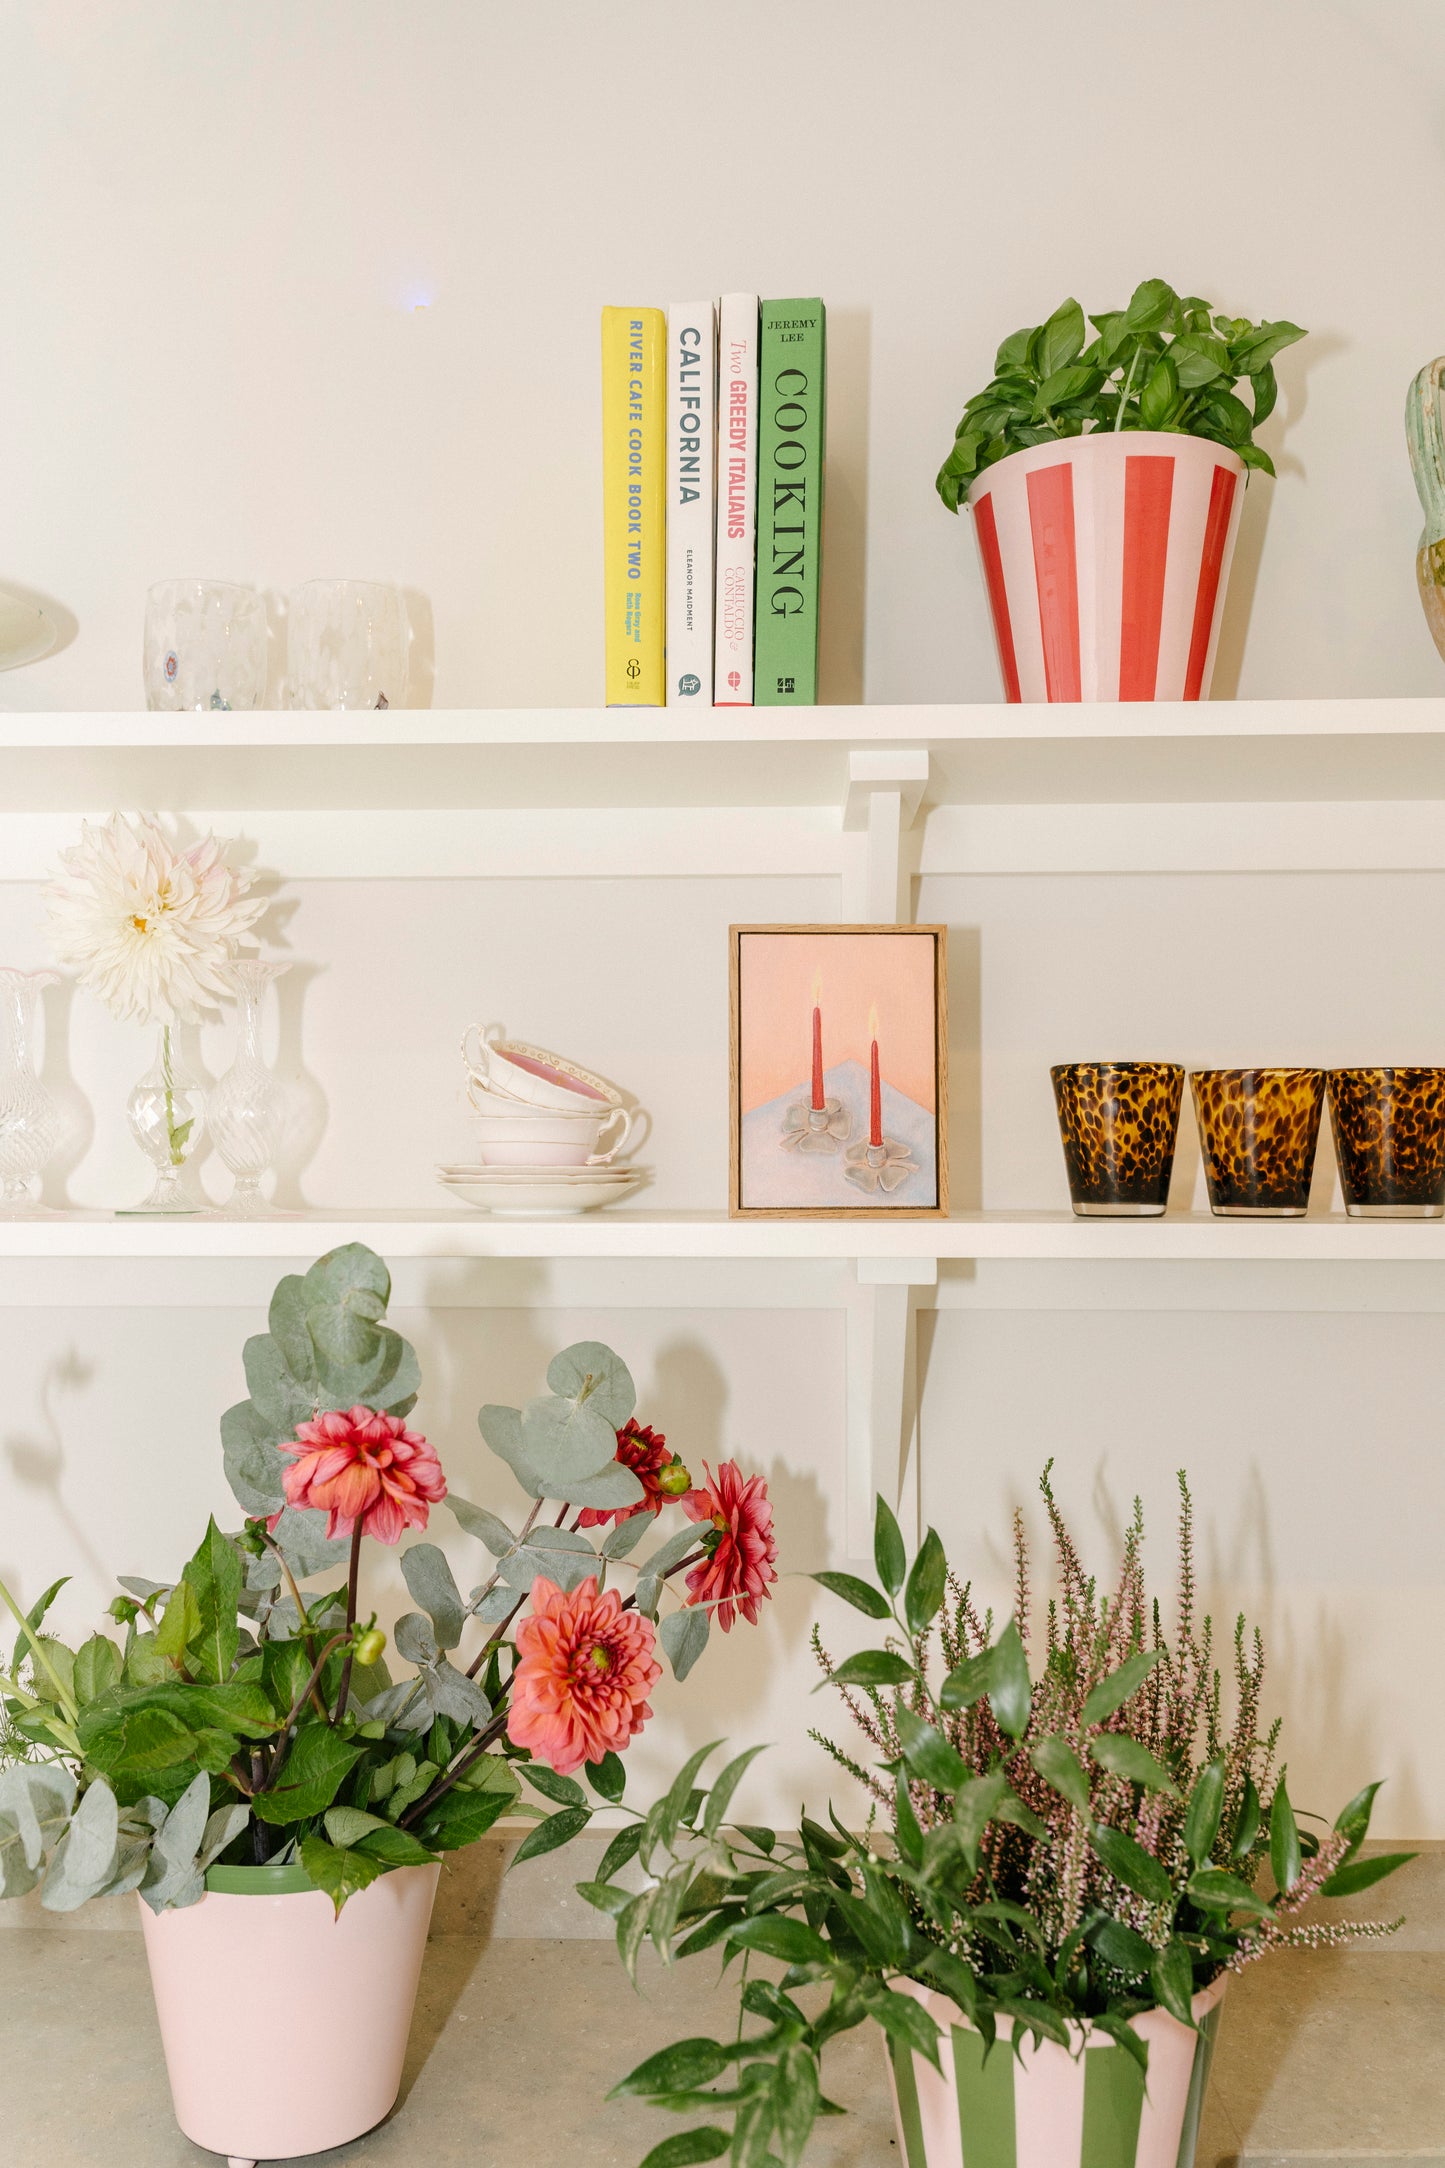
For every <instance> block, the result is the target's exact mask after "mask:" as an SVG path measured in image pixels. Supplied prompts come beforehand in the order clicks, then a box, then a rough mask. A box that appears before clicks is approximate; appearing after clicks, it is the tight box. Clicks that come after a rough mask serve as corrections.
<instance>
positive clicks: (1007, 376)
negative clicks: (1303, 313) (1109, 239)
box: [937, 279, 1305, 512]
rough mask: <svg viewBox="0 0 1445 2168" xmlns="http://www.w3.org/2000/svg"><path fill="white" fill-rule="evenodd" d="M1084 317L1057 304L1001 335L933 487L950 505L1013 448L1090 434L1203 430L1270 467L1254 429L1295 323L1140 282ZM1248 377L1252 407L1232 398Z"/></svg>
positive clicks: (1074, 307) (1298, 334) (1297, 335)
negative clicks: (1229, 312) (1232, 312)
mask: <svg viewBox="0 0 1445 2168" xmlns="http://www.w3.org/2000/svg"><path fill="white" fill-rule="evenodd" d="M1089 323H1091V324H1092V325H1093V327H1094V333H1095V336H1094V337H1093V338H1092V339H1090V338H1089V336H1088V325H1087V324H1086V323H1085V320H1084V312H1083V310H1082V309H1081V308H1080V306H1079V304H1078V302H1077V301H1073V300H1070V301H1065V302H1062V303H1061V304H1060V306H1059V307H1058V308H1057V309H1055V311H1054V313H1053V315H1052V316H1051V317H1050V318H1049V319H1048V321H1047V323H1043V324H1039V325H1036V326H1033V327H1030V328H1028V329H1026V330H1023V331H1016V332H1014V333H1013V334H1012V336H1011V337H1010V338H1007V339H1005V340H1004V342H1003V345H1002V346H1001V347H1000V348H999V350H998V354H997V356H996V358H995V361H994V375H993V378H992V381H991V382H990V383H988V384H987V385H986V386H985V387H984V389H983V390H982V391H981V392H976V393H975V394H974V396H973V398H971V399H970V400H969V402H968V405H967V406H966V407H965V408H964V410H963V419H962V420H961V421H960V423H959V425H958V429H957V431H956V433H955V436H954V442H953V448H952V450H951V451H950V453H949V455H948V457H947V459H945V461H944V463H943V465H942V467H941V468H940V469H939V473H938V480H937V489H938V494H939V496H940V497H941V498H942V499H943V502H944V503H945V504H946V505H947V507H948V509H949V511H950V512H956V511H957V510H958V507H959V504H960V502H961V501H962V500H963V499H964V498H966V497H967V495H968V491H969V489H970V487H971V486H972V484H973V483H974V482H975V481H976V480H977V478H978V476H979V475H980V474H982V473H983V472H984V471H985V470H986V469H987V468H988V467H991V466H993V465H994V464H995V463H996V462H997V461H998V460H1000V459H1006V458H1007V457H1008V456H1009V454H1010V453H1012V452H1021V451H1025V450H1027V449H1028V448H1029V446H1031V445H1035V444H1049V443H1052V442H1053V441H1055V440H1056V439H1058V438H1062V437H1077V436H1083V435H1084V434H1086V433H1087V432H1089V431H1091V430H1095V429H1110V430H1117V429H1155V430H1164V431H1168V432H1171V433H1173V434H1177V435H1183V436H1194V437H1207V438H1209V439H1210V440H1211V441H1212V442H1214V443H1216V444H1224V445H1227V446H1228V447H1229V448H1230V450H1231V451H1234V452H1237V453H1238V454H1239V456H1240V458H1241V459H1242V460H1243V461H1244V463H1245V465H1246V467H1259V468H1262V469H1263V471H1264V472H1265V473H1266V474H1273V472H1274V467H1273V465H1272V464H1271V461H1270V458H1269V454H1268V453H1267V452H1265V451H1264V450H1263V449H1262V448H1261V447H1260V446H1259V445H1257V444H1256V443H1255V441H1254V431H1255V430H1256V428H1257V427H1258V426H1259V424H1260V423H1261V422H1262V421H1264V420H1265V419H1266V418H1267V416H1268V415H1269V414H1271V413H1272V412H1273V410H1274V404H1275V400H1276V397H1277V386H1276V383H1275V376H1274V361H1275V357H1276V356H1277V355H1278V354H1279V353H1281V352H1282V351H1283V349H1284V348H1285V347H1286V346H1290V345H1293V343H1294V341H1295V340H1296V339H1302V338H1303V337H1304V336H1305V334H1304V332H1303V331H1301V330H1300V328H1299V326H1298V325H1297V324H1290V323H1285V322H1279V323H1264V324H1251V323H1249V322H1248V321H1247V320H1246V319H1245V318H1243V317H1231V316H1224V315H1221V314H1219V313H1218V312H1216V311H1214V310H1213V309H1212V308H1211V306H1210V304H1209V303H1208V302H1207V301H1202V300H1200V298H1199V296H1198V295H1197V294H1186V295H1184V296H1182V297H1181V296H1180V295H1178V294H1176V293H1175V292H1174V290H1173V288H1172V287H1171V286H1166V284H1165V283H1164V281H1163V279H1146V280H1145V281H1144V283H1143V285H1142V286H1139V287H1137V288H1136V289H1135V292H1134V295H1133V298H1132V299H1131V301H1130V303H1129V306H1128V307H1127V308H1126V309H1113V310H1106V311H1105V312H1104V313H1103V314H1102V315H1099V316H1092V317H1090V318H1089ZM1245 381H1247V382H1248V384H1249V387H1250V404H1249V405H1248V406H1246V405H1245V403H1244V401H1243V400H1242V399H1239V398H1237V397H1236V396H1235V392H1234V386H1235V385H1236V384H1239V383H1243V382H1245Z"/></svg>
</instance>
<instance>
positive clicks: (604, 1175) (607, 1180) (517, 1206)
mask: <svg viewBox="0 0 1445 2168" xmlns="http://www.w3.org/2000/svg"><path fill="white" fill-rule="evenodd" d="M524 1175H525V1179H519V1177H521V1176H524ZM568 1175H570V1176H571V1177H572V1179H570V1180H567V1179H563V1177H565V1176H568ZM641 1179H642V1174H641V1170H640V1169H638V1168H621V1169H610V1168H607V1167H597V1168H587V1167H574V1168H555V1167H553V1168H543V1169H541V1170H540V1171H539V1172H536V1173H533V1172H531V1171H530V1170H526V1169H522V1168H518V1167H510V1168H508V1167H503V1168H498V1167H474V1168H472V1169H470V1170H469V1172H467V1173H466V1174H461V1173H457V1174H446V1175H439V1176H438V1180H439V1181H440V1182H441V1184H442V1187H443V1188H444V1189H447V1190H450V1192H451V1194H452V1195H453V1196H454V1197H459V1198H460V1199H461V1201H462V1203H463V1204H470V1205H475V1206H476V1207H477V1209H478V1211H481V1212H492V1213H495V1214H496V1216H497V1218H498V1219H543V1218H547V1217H549V1216H550V1215H551V1214H554V1213H558V1214H569V1215H573V1216H575V1215H577V1214H579V1213H582V1212H596V1211H597V1210H598V1209H599V1208H600V1207H601V1206H603V1205H606V1204H614V1203H615V1202H616V1200H617V1199H618V1198H619V1197H625V1196H626V1195H627V1192H628V1191H629V1190H630V1189H633V1188H635V1187H636V1185H637V1183H638V1182H640V1181H641Z"/></svg>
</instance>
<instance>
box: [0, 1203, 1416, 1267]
mask: <svg viewBox="0 0 1445 2168" xmlns="http://www.w3.org/2000/svg"><path fill="white" fill-rule="evenodd" d="M344 1242H365V1243H367V1244H369V1246H370V1247H371V1248H372V1249H374V1250H378V1251H380V1252H381V1254H382V1255H383V1256H385V1257H389V1258H401V1257H415V1258H468V1257H478V1258H507V1257H580V1258H588V1257H591V1258H643V1257H657V1258H669V1257H671V1258H716V1259H729V1258H737V1259H747V1258H781V1259H800V1260H801V1259H808V1258H876V1259H879V1260H887V1259H890V1258H896V1259H909V1260H912V1259H919V1258H923V1259H947V1258H1058V1259H1066V1260H1067V1259H1074V1260H1076V1261H1078V1262H1087V1261H1089V1260H1092V1259H1096V1258H1116V1259H1127V1260H1129V1261H1131V1262H1134V1263H1139V1262H1144V1261H1147V1260H1149V1259H1151V1258H1158V1259H1161V1260H1164V1261H1167V1262H1180V1261H1201V1260H1205V1261H1207V1260H1215V1261H1230V1260H1234V1259H1242V1260H1249V1261H1251V1262H1266V1263H1275V1262H1289V1263H1296V1262H1319V1261H1325V1260H1329V1261H1338V1260H1347V1261H1365V1262H1370V1261H1388V1262H1392V1263H1413V1262H1422V1263H1423V1262H1432V1263H1439V1262H1441V1261H1442V1260H1445V1221H1440V1220H1350V1219H1346V1218H1345V1217H1344V1216H1343V1214H1321V1215H1319V1216H1318V1217H1314V1218H1309V1219H1303V1220H1217V1219H1213V1218H1211V1217H1210V1216H1209V1214H1207V1213H1191V1212H1181V1213H1171V1214H1168V1215H1167V1216H1166V1217H1165V1218H1163V1219H1160V1220H1142V1221H1141V1220H1078V1219H1075V1218H1074V1217H1073V1216H1072V1214H1070V1213H1067V1212H959V1213H956V1214H954V1215H953V1216H952V1217H951V1218H949V1219H946V1220H877V1221H870V1220H867V1219H845V1220H832V1219H829V1220H823V1219H819V1220H811V1221H809V1220H772V1219H766V1220H734V1219H729V1218H728V1216H727V1214H726V1213H724V1212H642V1211H631V1212H629V1211H616V1212H599V1213H589V1214H587V1215H585V1216H583V1217H581V1218H575V1219H568V1218H552V1219H532V1220H507V1219H493V1218H490V1217H489V1216H487V1215H486V1214H483V1213H475V1214H472V1213H466V1214H464V1213H462V1212H459V1211H457V1210H454V1209H451V1208H448V1207H445V1206H443V1207H440V1208H437V1209H431V1210H428V1209H423V1210H420V1211H414V1210H392V1211H375V1210H372V1211H361V1210H357V1211H326V1210H317V1211H309V1212H299V1213H294V1214H290V1215H287V1216H285V1217H277V1218H275V1219H263V1220H228V1219H221V1218H205V1217H197V1218H194V1219H154V1220H148V1219H143V1218H136V1217H126V1218H120V1219H118V1218H116V1217H115V1216H114V1215H113V1214H111V1213H108V1212H106V1213H102V1212H68V1213H59V1214H56V1215H54V1216H52V1217H49V1218H44V1219H34V1220H0V1259H4V1258H10V1259H20V1260H24V1259H30V1258H35V1259H40V1258H57V1259H64V1258H110V1259H115V1260H117V1261H122V1260H126V1259H138V1260H145V1259H150V1258H164V1257H174V1258H194V1259H197V1260H201V1259H205V1258H278V1259H291V1258H299V1259H310V1258H312V1257H317V1256H320V1255H321V1254H322V1252H324V1251H326V1250H330V1249H335V1248H336V1247H337V1246H338V1245H340V1244H341V1243H344Z"/></svg>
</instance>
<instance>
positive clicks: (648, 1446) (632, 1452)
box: [577, 1415, 692, 1528]
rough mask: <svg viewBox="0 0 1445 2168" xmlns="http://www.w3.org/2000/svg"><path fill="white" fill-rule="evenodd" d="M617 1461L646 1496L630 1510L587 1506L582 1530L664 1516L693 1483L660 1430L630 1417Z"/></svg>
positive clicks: (581, 1518) (621, 1436)
mask: <svg viewBox="0 0 1445 2168" xmlns="http://www.w3.org/2000/svg"><path fill="white" fill-rule="evenodd" d="M617 1458H618V1459H619V1460H620V1461H621V1462H622V1465H623V1467H624V1468H630V1469H631V1470H632V1473H633V1474H634V1475H635V1476H636V1477H637V1480H638V1482H639V1483H640V1484H641V1485H642V1496H641V1497H640V1498H639V1499H638V1500H637V1503H636V1504H635V1505H630V1506H584V1507H583V1509H582V1512H581V1514H580V1515H579V1516H578V1521H577V1526H578V1527H579V1528H600V1527H601V1525H602V1523H603V1522H604V1521H630V1520H631V1519H632V1516H633V1514H634V1513H660V1512H661V1511H662V1509H663V1507H664V1506H665V1505H666V1504H667V1503H668V1501H669V1500H670V1499H673V1498H680V1497H681V1496H682V1494H683V1492H684V1491H685V1490H687V1489H688V1488H689V1486H690V1485H691V1483H692V1477H691V1476H690V1475H689V1474H688V1472H687V1470H686V1468H684V1466H683V1465H682V1462H681V1461H680V1460H679V1459H678V1457H677V1455H676V1453H674V1452H673V1451H672V1450H671V1448H670V1447H669V1445H668V1442H667V1440H666V1438H664V1436H663V1435H662V1432H661V1431H660V1430H653V1429H652V1428H651V1426H650V1425H649V1424H647V1423H639V1422H638V1420H637V1418H636V1416H633V1415H629V1416H628V1418H627V1421H626V1422H625V1423H624V1424H623V1426H622V1428H621V1430H619V1431H618V1433H617Z"/></svg>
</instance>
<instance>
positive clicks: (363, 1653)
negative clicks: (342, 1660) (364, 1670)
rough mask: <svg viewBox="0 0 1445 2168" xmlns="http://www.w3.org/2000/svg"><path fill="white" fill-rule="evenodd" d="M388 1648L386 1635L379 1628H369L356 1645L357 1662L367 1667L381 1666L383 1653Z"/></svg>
mask: <svg viewBox="0 0 1445 2168" xmlns="http://www.w3.org/2000/svg"><path fill="white" fill-rule="evenodd" d="M385 1647H386V1635H385V1634H384V1633H383V1632H382V1630H381V1628H380V1627H379V1626H369V1627H368V1628H367V1630H366V1632H365V1633H364V1634H363V1635H362V1636H361V1638H360V1640H359V1641H358V1642H357V1644H356V1661H357V1662H358V1663H359V1664H361V1665H363V1666H365V1665H367V1664H379V1663H380V1662H381V1652H382V1650H383V1649H384V1648H385Z"/></svg>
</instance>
